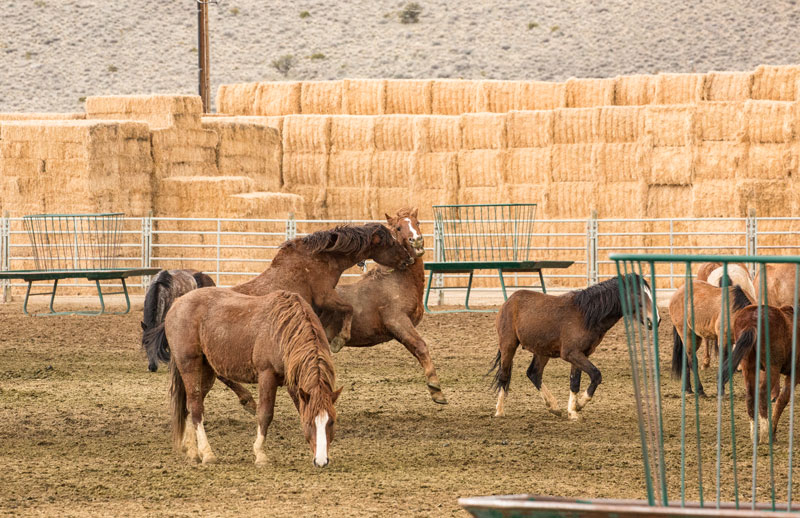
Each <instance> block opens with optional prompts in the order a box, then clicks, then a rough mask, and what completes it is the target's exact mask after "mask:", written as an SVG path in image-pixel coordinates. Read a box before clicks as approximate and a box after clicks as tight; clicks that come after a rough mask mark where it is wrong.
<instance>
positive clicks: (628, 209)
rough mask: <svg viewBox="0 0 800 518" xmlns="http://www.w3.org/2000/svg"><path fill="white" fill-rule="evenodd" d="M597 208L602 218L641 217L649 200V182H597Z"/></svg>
mask: <svg viewBox="0 0 800 518" xmlns="http://www.w3.org/2000/svg"><path fill="white" fill-rule="evenodd" d="M596 196H597V199H596V205H595V208H596V209H597V214H598V216H599V217H600V218H641V217H643V216H644V212H645V205H646V201H647V184H646V183H645V182H644V181H638V182H610V183H602V184H597V194H596Z"/></svg>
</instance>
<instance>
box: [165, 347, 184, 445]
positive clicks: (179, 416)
mask: <svg viewBox="0 0 800 518" xmlns="http://www.w3.org/2000/svg"><path fill="white" fill-rule="evenodd" d="M169 371H170V374H171V375H172V382H171V383H170V386H169V395H170V413H171V417H172V419H171V424H172V443H173V444H174V445H175V448H176V449H177V450H180V449H181V445H182V444H183V432H184V430H185V429H186V416H188V415H189V412H188V411H187V410H186V387H185V386H184V385H183V378H181V373H180V372H178V366H177V365H175V360H171V361H170V362H169Z"/></svg>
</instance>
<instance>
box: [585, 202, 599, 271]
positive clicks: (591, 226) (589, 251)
mask: <svg viewBox="0 0 800 518" xmlns="http://www.w3.org/2000/svg"><path fill="white" fill-rule="evenodd" d="M597 234H598V224H597V211H596V210H593V211H592V216H591V217H590V218H589V219H588V220H587V221H586V284H587V285H589V286H592V285H593V284H597V279H598V276H599V260H598V257H597Z"/></svg>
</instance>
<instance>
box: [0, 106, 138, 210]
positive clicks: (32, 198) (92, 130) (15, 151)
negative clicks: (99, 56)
mask: <svg viewBox="0 0 800 518" xmlns="http://www.w3.org/2000/svg"><path fill="white" fill-rule="evenodd" d="M149 136H150V134H149V128H148V126H147V124H144V123H139V122H120V121H102V120H87V121H84V120H31V121H16V122H8V121H7V122H3V125H2V127H1V128H0V171H2V173H1V174H0V182H2V192H3V197H2V201H0V203H2V208H0V210H7V211H8V212H9V213H10V214H12V215H13V216H21V215H25V214H36V213H47V212H49V213H88V212H117V211H121V210H124V211H125V212H126V213H127V214H128V215H131V216H144V215H147V213H148V212H149V211H150V210H151V209H152V204H151V198H152V188H151V183H150V178H151V175H152V173H153V161H152V158H151V156H150V141H149Z"/></svg>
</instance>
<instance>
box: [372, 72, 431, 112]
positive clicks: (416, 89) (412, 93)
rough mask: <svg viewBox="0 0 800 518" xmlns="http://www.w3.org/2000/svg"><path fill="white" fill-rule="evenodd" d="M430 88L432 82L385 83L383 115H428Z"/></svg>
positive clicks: (393, 81)
mask: <svg viewBox="0 0 800 518" xmlns="http://www.w3.org/2000/svg"><path fill="white" fill-rule="evenodd" d="M432 88H433V81H420V80H389V81H387V82H386V94H385V95H386V106H385V108H384V113H405V114H420V115H427V114H430V113H431V103H432V102H433V98H432V97H431V91H432Z"/></svg>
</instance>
